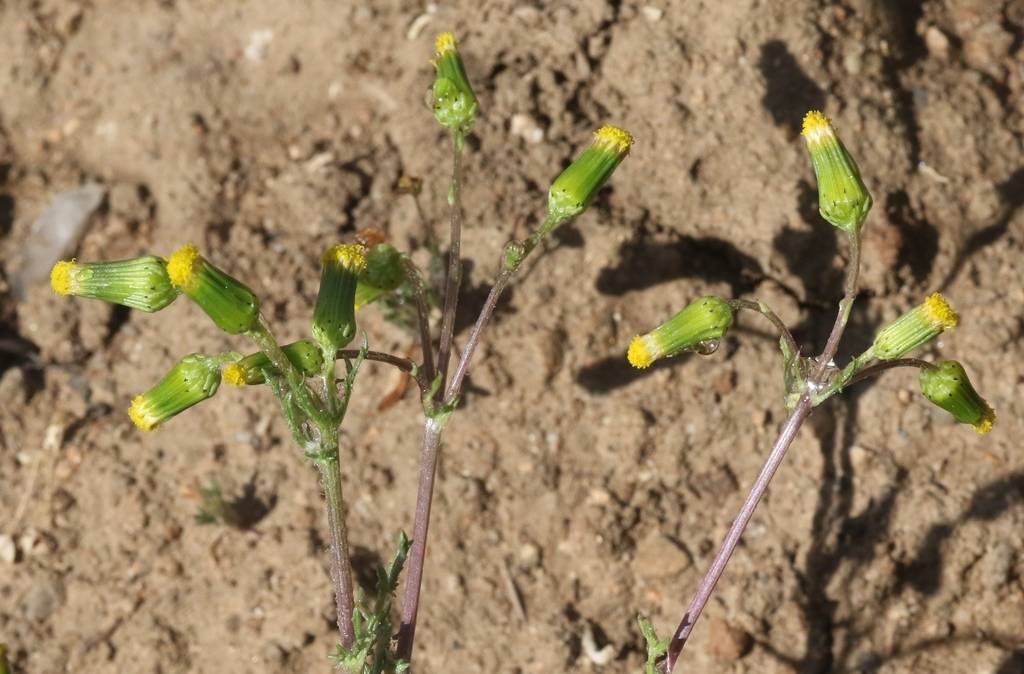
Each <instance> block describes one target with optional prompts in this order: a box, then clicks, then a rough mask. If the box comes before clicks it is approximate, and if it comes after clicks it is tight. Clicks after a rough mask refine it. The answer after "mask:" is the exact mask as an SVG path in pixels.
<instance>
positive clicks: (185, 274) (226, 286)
mask: <svg viewBox="0 0 1024 674" xmlns="http://www.w3.org/2000/svg"><path fill="white" fill-rule="evenodd" d="M167 274H168V276H169V277H170V280H171V283H172V284H174V285H175V286H176V287H178V288H180V289H181V291H182V292H183V293H185V294H186V295H188V297H189V298H190V299H191V300H192V301H194V302H195V303H196V304H198V305H199V307H200V308H201V309H202V310H203V311H205V312H206V314H207V315H208V316H209V317H210V318H212V319H213V322H214V323H216V324H217V327H219V328H220V329H221V330H223V331H224V332H226V333H228V334H231V335H237V334H239V333H242V332H246V331H248V330H252V329H253V328H255V327H256V325H257V324H258V323H259V316H260V301H259V299H258V298H257V297H256V295H255V294H254V293H253V292H252V290H250V289H249V288H248V286H246V285H245V284H244V283H242V282H241V281H239V280H237V279H235V278H233V277H232V276H229V275H228V274H227V273H225V272H224V271H222V270H221V269H219V268H217V267H216V266H214V265H213V264H211V263H210V262H208V261H207V260H206V258H204V257H203V256H202V255H200V254H199V249H198V248H196V247H195V246H193V245H191V244H188V245H186V246H182V247H181V248H179V249H178V250H177V251H175V252H174V254H173V255H171V257H169V258H168V259H167Z"/></svg>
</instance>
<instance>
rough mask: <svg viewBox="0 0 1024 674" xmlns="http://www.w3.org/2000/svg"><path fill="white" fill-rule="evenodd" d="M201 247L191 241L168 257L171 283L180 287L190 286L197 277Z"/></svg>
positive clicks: (168, 271)
mask: <svg viewBox="0 0 1024 674" xmlns="http://www.w3.org/2000/svg"><path fill="white" fill-rule="evenodd" d="M200 259H201V258H200V257H199V249H198V248H196V247H195V246H193V245H192V244H191V243H190V244H187V245H184V246H182V247H181V248H179V249H178V250H176V251H175V252H174V254H173V255H171V256H170V257H169V258H167V275H168V276H169V277H171V283H173V284H174V285H175V287H178V288H186V289H187V288H189V287H190V286H191V285H192V284H193V283H194V282H195V278H196V263H197V262H199V260H200Z"/></svg>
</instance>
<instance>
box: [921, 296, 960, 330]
mask: <svg viewBox="0 0 1024 674" xmlns="http://www.w3.org/2000/svg"><path fill="white" fill-rule="evenodd" d="M924 314H925V316H927V317H928V320H930V321H932V322H933V323H935V324H936V325H941V326H942V328H943V329H944V330H949V329H951V328H955V327H956V324H957V323H958V322H959V320H960V317H959V316H957V315H956V312H955V311H953V307H951V306H949V302H947V301H946V298H945V297H943V296H942V294H941V293H932V294H931V295H929V296H928V299H926V300H925V301H924Z"/></svg>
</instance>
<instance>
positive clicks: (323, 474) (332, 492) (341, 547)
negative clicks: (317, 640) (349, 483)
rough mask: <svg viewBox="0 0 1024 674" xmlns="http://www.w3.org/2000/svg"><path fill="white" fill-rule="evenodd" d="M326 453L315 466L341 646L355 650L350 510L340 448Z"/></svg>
mask: <svg viewBox="0 0 1024 674" xmlns="http://www.w3.org/2000/svg"><path fill="white" fill-rule="evenodd" d="M335 440H337V438H335ZM323 449H324V450H325V453H326V454H327V456H323V455H321V456H320V457H319V458H317V459H316V461H315V463H316V467H317V469H318V470H319V471H320V478H321V481H322V482H323V487H324V500H325V501H326V502H327V525H328V528H329V529H330V532H331V580H332V581H333V582H334V601H335V604H336V606H337V611H338V634H339V635H340V637H341V645H342V646H344V647H345V648H352V646H354V645H355V642H356V636H355V630H354V628H353V627H352V614H353V612H354V611H355V591H354V587H353V583H352V563H351V561H350V560H351V557H350V555H349V546H348V527H347V526H346V524H345V515H346V511H347V508H346V506H345V499H344V498H343V496H342V492H341V470H340V467H339V461H338V444H337V442H335V444H334V447H333V448H326V447H325V448H323ZM332 453H333V455H332Z"/></svg>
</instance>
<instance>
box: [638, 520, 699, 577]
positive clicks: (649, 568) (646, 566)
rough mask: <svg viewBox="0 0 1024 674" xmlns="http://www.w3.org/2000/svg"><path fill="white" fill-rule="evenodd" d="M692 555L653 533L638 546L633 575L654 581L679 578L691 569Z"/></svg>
mask: <svg viewBox="0 0 1024 674" xmlns="http://www.w3.org/2000/svg"><path fill="white" fill-rule="evenodd" d="M691 564H692V562H691V561H690V555H688V554H687V553H686V551H685V550H683V549H681V548H680V547H679V546H678V545H676V544H675V543H673V542H672V541H671V540H669V539H668V538H667V537H666V536H664V535H663V534H661V533H660V532H658V531H655V532H652V533H651V534H650V535H648V536H647V537H646V538H644V539H642V540H641V541H640V542H639V543H638V544H637V546H636V554H635V555H634V557H633V573H635V574H636V575H638V576H640V577H641V578H644V579H648V580H654V579H657V578H667V577H670V576H678V575H679V574H680V573H682V572H683V571H686V570H687V569H688V568H690V565H691Z"/></svg>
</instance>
